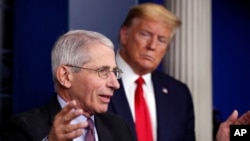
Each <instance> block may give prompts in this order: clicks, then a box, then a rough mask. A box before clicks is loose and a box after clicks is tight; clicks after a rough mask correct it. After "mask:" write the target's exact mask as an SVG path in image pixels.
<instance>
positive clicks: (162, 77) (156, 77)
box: [152, 71, 186, 86]
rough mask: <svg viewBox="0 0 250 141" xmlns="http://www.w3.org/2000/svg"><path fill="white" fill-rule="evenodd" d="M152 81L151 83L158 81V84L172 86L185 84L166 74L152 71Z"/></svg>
mask: <svg viewBox="0 0 250 141" xmlns="http://www.w3.org/2000/svg"><path fill="white" fill-rule="evenodd" d="M152 80H153V81H158V82H159V81H160V82H167V83H169V84H173V85H185V86H186V84H185V83H183V82H182V81H180V80H178V79H176V78H175V77H173V76H171V75H169V74H166V73H164V72H160V71H154V72H152Z"/></svg>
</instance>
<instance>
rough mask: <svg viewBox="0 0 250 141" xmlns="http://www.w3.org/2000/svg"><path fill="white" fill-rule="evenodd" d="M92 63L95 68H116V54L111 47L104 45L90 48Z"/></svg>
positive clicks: (95, 45)
mask: <svg viewBox="0 0 250 141" xmlns="http://www.w3.org/2000/svg"><path fill="white" fill-rule="evenodd" d="M88 53H89V57H90V58H91V59H90V62H89V64H93V65H95V66H110V67H116V61H115V53H114V50H113V49H112V48H110V47H107V46H105V45H103V44H94V45H92V46H89V47H88Z"/></svg>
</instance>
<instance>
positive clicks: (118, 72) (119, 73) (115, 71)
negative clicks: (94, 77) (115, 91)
mask: <svg viewBox="0 0 250 141" xmlns="http://www.w3.org/2000/svg"><path fill="white" fill-rule="evenodd" d="M66 66H68V67H73V68H79V69H85V70H90V71H95V72H97V74H98V76H99V77H100V78H102V79H107V78H108V77H109V74H110V72H113V73H114V74H115V76H116V79H120V78H121V75H122V73H123V72H122V70H121V69H119V68H118V67H116V68H114V69H113V70H111V71H110V70H109V68H108V67H100V68H97V69H92V68H85V67H80V66H75V65H69V64H66ZM102 69H104V70H102ZM102 71H104V72H105V74H103V75H102V74H101V72H102Z"/></svg>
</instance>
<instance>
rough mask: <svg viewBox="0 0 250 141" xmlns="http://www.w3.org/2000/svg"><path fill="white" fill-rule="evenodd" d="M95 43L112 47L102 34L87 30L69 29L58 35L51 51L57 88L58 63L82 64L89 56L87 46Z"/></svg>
mask: <svg viewBox="0 0 250 141" xmlns="http://www.w3.org/2000/svg"><path fill="white" fill-rule="evenodd" d="M95 44H103V45H105V46H107V47H110V48H112V49H114V45H113V43H112V41H111V40H110V39H108V38H107V37H106V36H104V35H103V34H100V33H97V32H93V31H87V30H71V31H69V32H67V33H65V34H64V35H62V36H60V37H59V38H58V40H57V41H56V43H55V44H54V46H53V49H52V51H51V66H52V76H53V80H54V87H55V89H57V87H58V81H57V78H56V70H57V68H58V67H59V66H60V65H74V66H82V65H84V64H86V63H87V62H88V61H89V60H90V59H91V58H90V56H89V54H88V48H89V47H91V46H93V45H95ZM72 71H74V72H77V71H79V69H78V68H72Z"/></svg>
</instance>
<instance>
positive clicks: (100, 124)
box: [2, 97, 133, 141]
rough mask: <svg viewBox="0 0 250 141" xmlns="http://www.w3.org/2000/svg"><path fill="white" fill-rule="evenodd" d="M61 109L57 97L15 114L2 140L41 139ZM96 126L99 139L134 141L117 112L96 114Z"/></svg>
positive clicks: (23, 140) (4, 130) (46, 134)
mask: <svg viewBox="0 0 250 141" xmlns="http://www.w3.org/2000/svg"><path fill="white" fill-rule="evenodd" d="M60 110H61V107H60V105H59V103H58V100H57V99H56V97H55V98H53V99H52V101H51V102H50V104H49V105H47V106H45V107H42V108H37V109H33V110H32V111H31V112H25V113H21V114H19V115H17V116H14V117H13V118H12V119H11V120H10V121H9V122H7V123H6V124H5V126H4V128H3V134H2V141H41V140H42V139H43V138H45V137H46V136H48V134H49V131H50V128H51V126H52V124H53V120H54V117H55V115H56V114H57V113H58V112H59V111H60ZM95 126H96V130H97V133H98V139H99V141H133V136H132V134H131V131H130V130H129V127H128V126H127V124H126V122H125V121H124V120H123V119H122V118H120V117H118V116H117V115H115V114H110V113H103V114H96V115H95Z"/></svg>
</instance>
